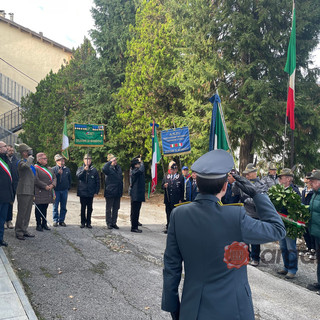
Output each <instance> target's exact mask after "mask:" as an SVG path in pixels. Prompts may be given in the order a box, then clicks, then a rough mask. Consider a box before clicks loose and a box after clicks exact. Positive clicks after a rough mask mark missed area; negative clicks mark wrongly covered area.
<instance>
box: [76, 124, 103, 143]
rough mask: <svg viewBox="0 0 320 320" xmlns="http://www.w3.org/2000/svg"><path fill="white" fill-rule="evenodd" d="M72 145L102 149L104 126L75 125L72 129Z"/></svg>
mask: <svg viewBox="0 0 320 320" xmlns="http://www.w3.org/2000/svg"><path fill="white" fill-rule="evenodd" d="M73 132H74V144H75V146H78V147H102V146H103V143H104V125H100V124H98V125H96V124H75V125H74V128H73Z"/></svg>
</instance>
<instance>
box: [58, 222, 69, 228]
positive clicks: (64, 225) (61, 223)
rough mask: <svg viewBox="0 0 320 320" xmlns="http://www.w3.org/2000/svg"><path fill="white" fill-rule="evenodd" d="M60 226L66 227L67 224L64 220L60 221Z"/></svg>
mask: <svg viewBox="0 0 320 320" xmlns="http://www.w3.org/2000/svg"><path fill="white" fill-rule="evenodd" d="M59 226H62V227H66V226H67V225H66V224H65V223H64V222H59Z"/></svg>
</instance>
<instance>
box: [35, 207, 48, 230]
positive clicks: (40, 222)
mask: <svg viewBox="0 0 320 320" xmlns="http://www.w3.org/2000/svg"><path fill="white" fill-rule="evenodd" d="M36 205H37V206H36V210H35V215H36V221H37V226H42V227H44V226H46V225H47V220H46V219H47V209H48V205H49V203H41V204H37V203H36ZM40 211H41V213H42V214H41V213H40Z"/></svg>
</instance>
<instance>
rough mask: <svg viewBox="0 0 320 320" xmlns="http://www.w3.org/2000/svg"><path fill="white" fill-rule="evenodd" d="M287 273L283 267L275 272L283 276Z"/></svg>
mask: <svg viewBox="0 0 320 320" xmlns="http://www.w3.org/2000/svg"><path fill="white" fill-rule="evenodd" d="M287 273H288V271H287V270H284V269H282V270H280V271H277V274H281V275H283V276H285V275H286V274H287Z"/></svg>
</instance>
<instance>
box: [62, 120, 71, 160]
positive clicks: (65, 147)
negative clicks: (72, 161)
mask: <svg viewBox="0 0 320 320" xmlns="http://www.w3.org/2000/svg"><path fill="white" fill-rule="evenodd" d="M68 148H69V138H68V131H67V119H66V118H64V125H63V132H62V147H61V150H62V155H63V157H65V158H66V159H67V160H69V152H68Z"/></svg>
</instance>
